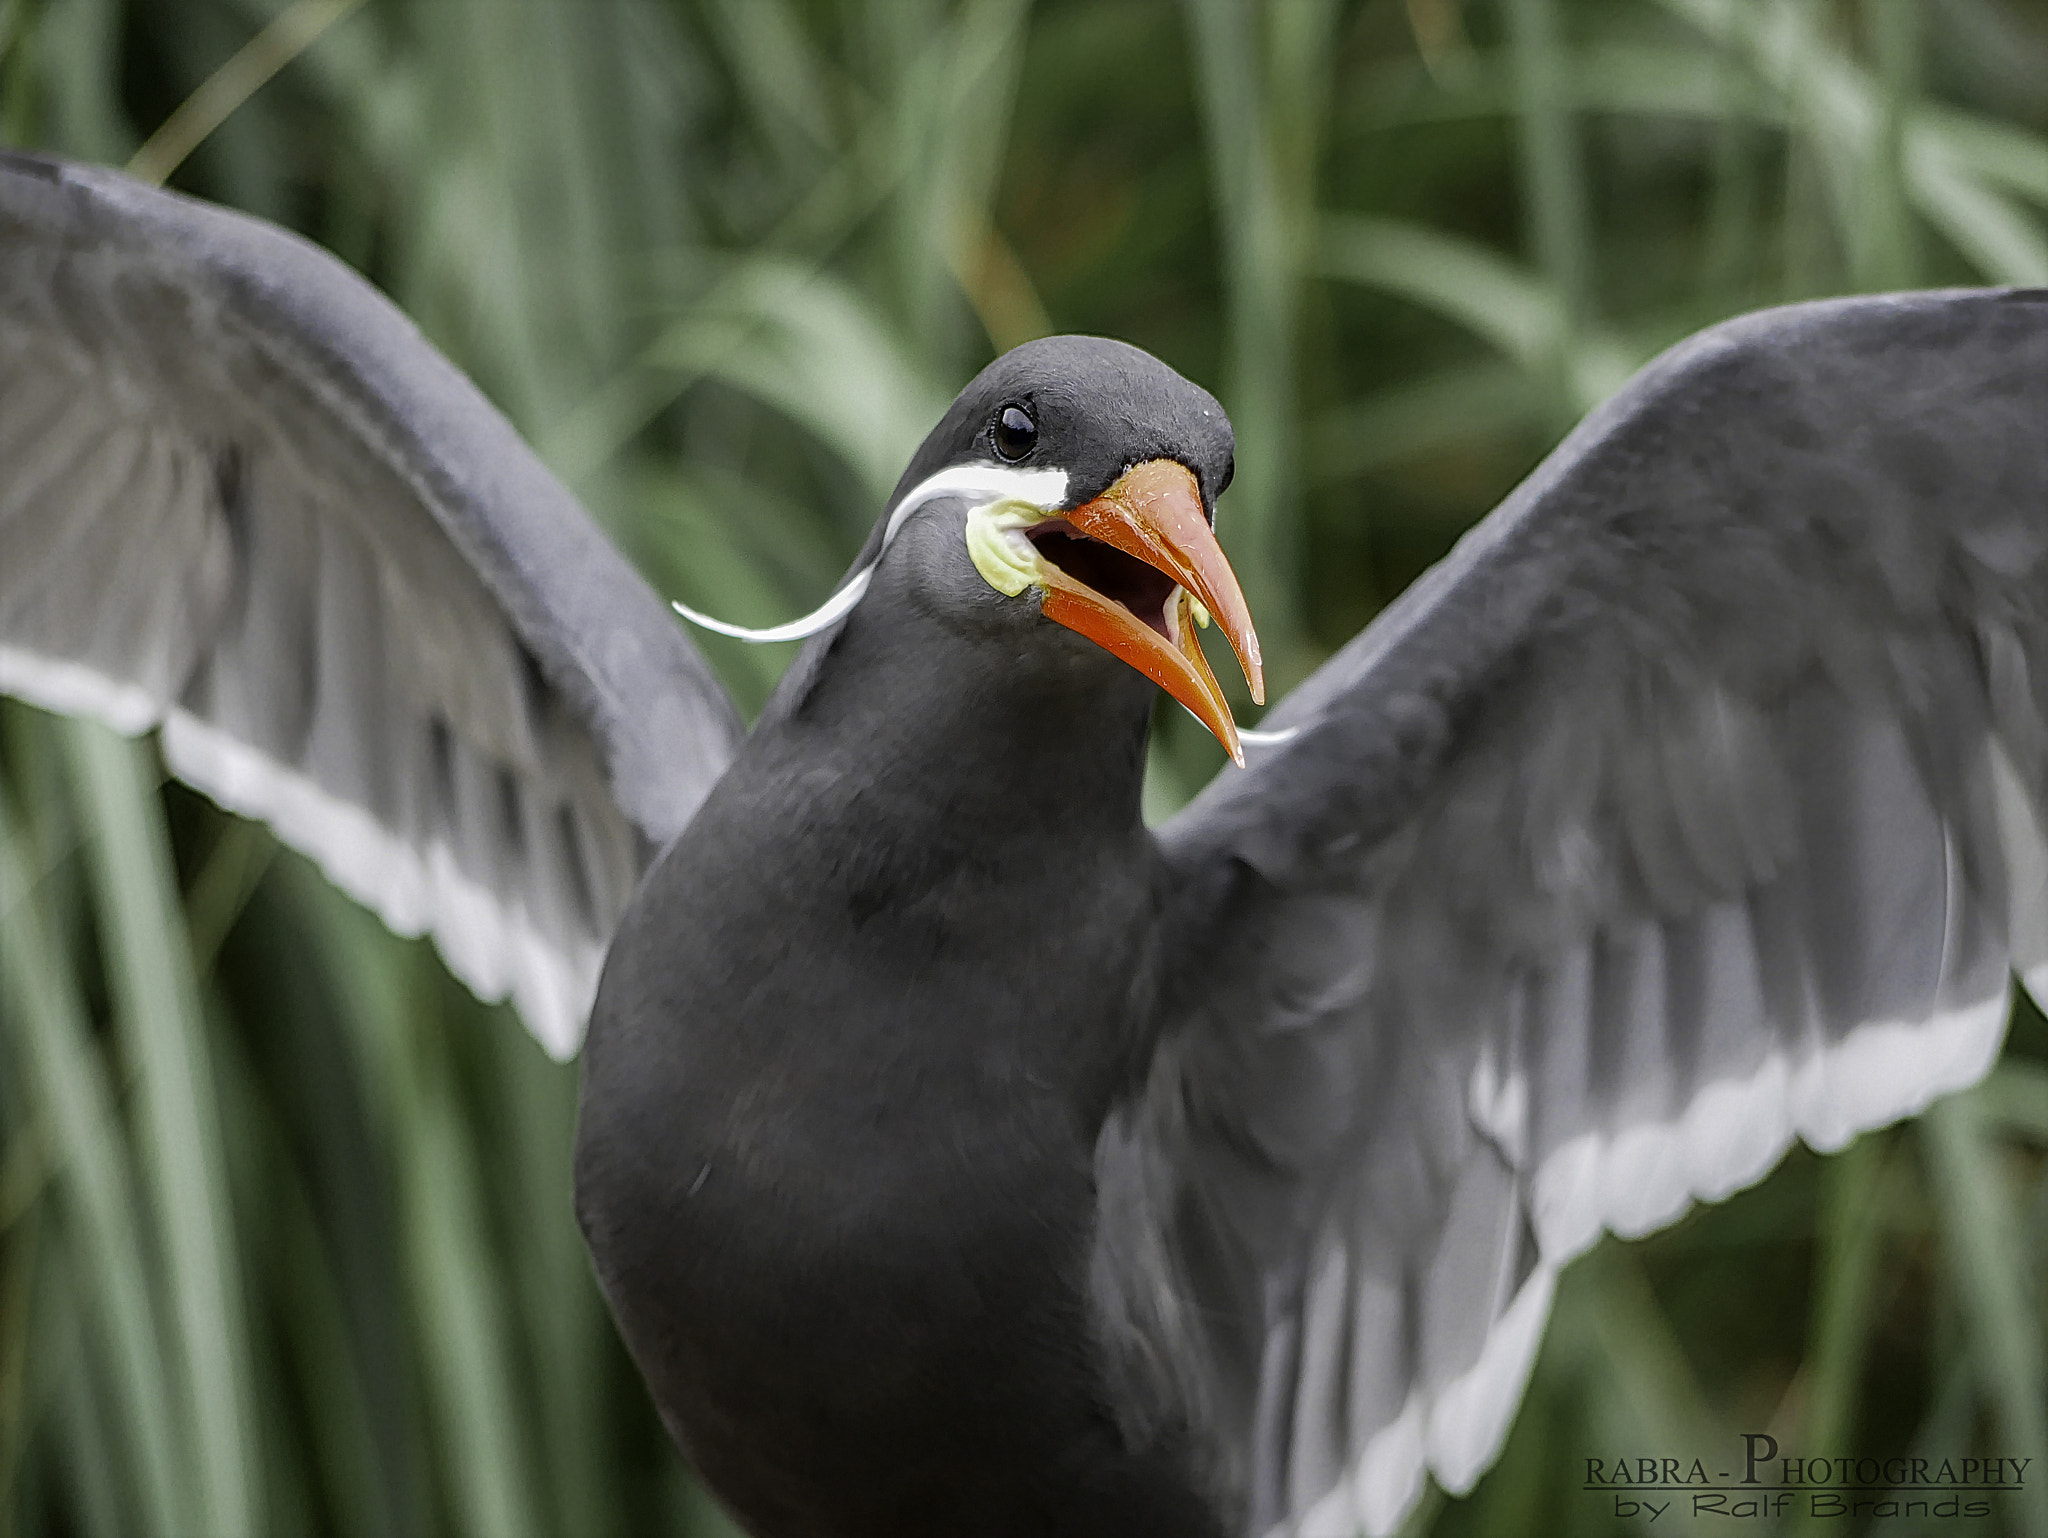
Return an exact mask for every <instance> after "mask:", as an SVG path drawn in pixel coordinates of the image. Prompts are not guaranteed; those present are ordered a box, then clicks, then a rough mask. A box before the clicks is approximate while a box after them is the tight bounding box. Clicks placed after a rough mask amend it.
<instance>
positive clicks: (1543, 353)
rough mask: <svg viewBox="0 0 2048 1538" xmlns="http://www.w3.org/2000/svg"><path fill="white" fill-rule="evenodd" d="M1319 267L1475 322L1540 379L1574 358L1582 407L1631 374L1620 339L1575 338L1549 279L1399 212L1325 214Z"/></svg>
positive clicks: (1577, 409)
mask: <svg viewBox="0 0 2048 1538" xmlns="http://www.w3.org/2000/svg"><path fill="white" fill-rule="evenodd" d="M1318 258H1319V259H1318V267H1319V270H1320V271H1321V272H1322V273H1323V275H1324V276H1326V277H1331V278H1336V279H1340V280H1342V281H1345V282H1349V283H1357V284H1361V285H1363V286H1365V287H1368V288H1376V289H1379V290H1381V291H1382V292H1385V293H1390V294H1398V295H1400V296H1401V297H1402V298H1404V299H1408V300H1411V301H1413V302H1414V303H1416V304H1419V305H1421V306H1423V307H1424V308H1425V309H1428V310H1432V311H1434V312H1435V313H1437V314H1438V315H1441V316H1443V317H1444V318H1445V319H1446V320H1450V321H1453V322H1455V323H1456V324H1458V325H1460V326H1463V327H1465V328H1466V329H1467V330H1469V331H1470V332H1472V333H1473V334H1474V335H1475V336H1477V337H1479V338H1480V339H1481V340H1483V341H1485V342H1487V343H1489V344H1491V345H1492V346H1494V347H1496V348H1498V349H1499V350H1500V351H1501V352H1503V353H1505V354H1506V355H1507V356H1508V357H1510V358H1512V359H1514V360H1515V361H1516V362H1517V363H1518V364H1520V365H1521V366H1522V367H1523V368H1524V369H1525V370H1526V371H1527V372H1528V373H1529V374H1530V375H1531V376H1532V378H1533V379H1534V380H1535V381H1536V382H1537V383H1538V384H1539V386H1541V385H1543V384H1545V383H1546V382H1547V381H1548V380H1549V379H1550V378H1551V376H1552V367H1551V365H1552V363H1553V361H1554V360H1555V359H1557V358H1558V357H1559V356H1560V353H1559V349H1560V348H1568V349H1569V350H1568V351H1567V352H1565V353H1564V354H1563V356H1564V357H1565V360H1566V376H1567V382H1568V384H1569V386H1570V399H1571V401H1572V403H1573V407H1574V415H1576V414H1579V413H1583V412H1585V411H1587V410H1590V409H1591V408H1592V407H1593V406H1595V405H1597V404H1599V402H1600V401H1602V400H1604V399H1605V398H1606V397H1607V396H1608V395H1611V394H1612V393H1613V392H1614V391H1615V390H1617V389H1619V388H1620V387H1621V386H1622V385H1623V384H1624V383H1626V382H1627V380H1628V377H1629V375H1630V374H1631V373H1632V372H1634V368H1635V363H1634V360H1632V359H1631V358H1630V357H1629V356H1628V355H1627V354H1626V353H1625V352H1624V351H1623V350H1622V349H1621V348H1620V347H1619V346H1618V345H1617V344H1615V343H1614V342H1612V341H1609V340H1606V339H1604V338H1599V337H1592V336H1589V337H1587V338H1586V339H1585V340H1584V341H1583V343H1582V344H1581V345H1578V346H1575V347H1573V346H1570V345H1569V344H1570V339H1571V336H1572V332H1571V323H1570V319H1569V313H1570V312H1569V308H1568V306H1567V305H1566V304H1565V302H1564V300H1563V299H1562V298H1561V296H1560V295H1559V294H1558V292H1557V290H1556V289H1555V288H1554V287H1552V286H1551V285H1550V284H1549V283H1548V282H1546V281H1544V280H1543V279H1540V278H1538V277H1535V276H1533V275H1531V274H1530V273H1528V272H1526V271H1524V270H1523V269H1522V268H1520V267H1518V266H1516V265H1515V264H1514V263H1513V262H1511V261H1509V260H1508V259H1507V258H1506V257H1504V256H1501V255H1499V254H1498V253H1496V252H1493V251H1489V250H1487V249H1486V248H1485V247H1484V246H1480V245H1476V244H1474V243H1473V242H1471V241H1469V240H1465V239H1462V238H1461V237H1459V236H1455V235H1447V234H1444V233H1442V232H1440V231H1437V230H1430V229H1424V228H1422V227H1420V226H1417V225H1413V224H1408V223H1406V222H1404V221H1401V220H1395V219H1376V218H1366V217H1363V216H1358V215H1341V214H1333V215H1330V216H1329V217H1327V218H1325V219H1324V221H1323V226H1322V241H1321V244H1320V247H1319V252H1318Z"/></svg>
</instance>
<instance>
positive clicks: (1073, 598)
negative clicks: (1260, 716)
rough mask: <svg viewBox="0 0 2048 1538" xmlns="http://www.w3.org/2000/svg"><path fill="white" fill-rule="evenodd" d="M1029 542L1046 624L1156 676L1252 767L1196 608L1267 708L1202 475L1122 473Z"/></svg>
mask: <svg viewBox="0 0 2048 1538" xmlns="http://www.w3.org/2000/svg"><path fill="white" fill-rule="evenodd" d="M1027 537H1028V538H1029V539H1030V540H1031V541H1032V543H1033V545H1034V546H1035V547H1036V548H1037V551H1038V554H1039V555H1040V557H1041V560H1040V562H1039V565H1040V566H1041V567H1042V568H1043V570H1042V573H1041V577H1040V580H1041V581H1043V582H1044V584H1045V597H1044V600H1043V604H1042V610H1043V613H1044V614H1045V617H1046V618H1047V619H1050V620H1055V621H1057V622H1058V623H1060V624H1062V625H1065V626H1066V627H1067V628H1068V629H1069V630H1073V631H1077V632H1079V633H1080V634H1081V635H1084V636H1086V637H1088V639H1089V640H1091V641H1093V642H1095V643H1096V644H1097V645H1098V646H1100V647H1102V648H1103V649H1104V650H1105V651H1108V652H1111V653H1113V654H1114V655H1116V656H1118V657H1121V658H1122V659H1123V660H1124V661H1125V662H1128V663H1129V664H1130V665H1131V666H1132V667H1134V668H1136V669H1137V670H1138V671H1139V672H1141V673H1143V674H1144V675H1145V676H1146V677H1148V678H1150V679H1151V680H1152V681H1153V682H1154V683H1156V684H1158V685H1159V686H1160V687H1161V688H1162V689H1164V690H1165V691H1166V692H1167V693H1168V694H1171V695H1172V696H1173V697H1174V698H1175V699H1177V700H1179V701H1180V702H1181V703H1182V704H1183V705H1185V706H1187V708H1188V709H1189V710H1191V711H1193V712H1194V714H1195V717H1196V719H1198V720H1199V721H1200V722H1201V723H1202V724H1203V725H1204V726H1206V727H1208V728H1209V730H1210V731H1212V732H1214V733H1215V734H1216V740H1217V741H1218V742H1220V743H1222V744H1223V746H1224V748H1225V749H1226V750H1227V751H1228V752H1229V754H1230V756H1231V758H1232V759H1234V760H1235V761H1236V762H1237V763H1239V764H1240V765H1241V764H1243V763H1244V749H1243V748H1242V747H1241V746H1240V744H1239V742H1238V738H1237V723H1236V722H1235V721H1234V720H1232V719H1231V715H1230V705H1229V703H1228V702H1227V701H1226V700H1225V699H1224V697H1223V690H1222V688H1221V687H1220V686H1219V685H1218V684H1217V682H1216V675H1215V674H1214V673H1213V672H1211V671H1210V669H1209V663H1208V659H1206V658H1205V657H1204V656H1203V655H1202V646H1201V643H1200V641H1199V640H1197V639H1196V635H1195V631H1196V626H1197V622H1198V618H1199V617H1200V616H1199V611H1198V609H1197V603H1198V602H1199V605H1200V609H1203V610H1206V611H1207V613H1208V614H1211V615H1214V616H1215V618H1216V622H1217V623H1218V624H1219V625H1221V626H1222V628H1223V633H1224V635H1225V636H1227V637H1228V638H1229V640H1230V648H1231V650H1232V651H1234V652H1235V653H1236V654H1237V660H1238V664H1239V665H1240V666H1241V667H1242V668H1243V669H1244V676H1245V682H1246V683H1248V684H1250V685H1251V691H1252V698H1253V699H1254V700H1256V701H1258V702H1259V703H1260V704H1264V703H1265V699H1266V681H1265V674H1264V671H1263V669H1262V668H1261V665H1260V661H1259V637H1258V634H1257V632H1256V631H1254V630H1253V629H1252V618H1251V612H1250V610H1249V609H1247V608H1246V607H1245V601H1244V593H1243V592H1242V591H1241V590H1240V589H1239V587H1238V585H1237V574H1236V573H1235V572H1233V571H1232V570H1231V569H1230V562H1229V561H1227V560H1225V559H1224V557H1223V547H1222V546H1221V545H1219V544H1217V543H1216V535H1215V534H1214V532H1213V531H1211V529H1210V528H1209V520H1208V518H1207V516H1206V515H1205V514H1204V513H1203V510H1202V493H1201V488H1200V486H1199V485H1197V483H1196V481H1195V476H1194V472H1193V471H1191V470H1189V469H1188V468H1187V467H1186V466H1185V465H1181V464H1176V463H1175V462H1174V461H1172V460H1169V459H1149V460H1147V461H1145V463H1143V464H1141V465H1137V466H1134V467H1133V468H1131V469H1130V470H1127V471H1125V472H1124V474H1123V476H1122V477H1121V478H1120V479H1119V480H1118V481H1117V483H1116V484H1115V485H1114V486H1112V487H1110V488H1109V490H1107V491H1105V492H1104V493H1103V494H1102V495H1101V496H1099V497H1097V498H1096V499H1095V500H1094V501H1092V502H1088V503H1084V504H1083V505H1082V506H1080V507H1077V508H1075V509H1074V510H1073V511H1072V512H1070V513H1066V514H1064V515H1062V516H1060V517H1057V518H1053V519H1048V520H1047V521H1045V522H1044V523H1041V524H1038V525H1036V526H1035V527H1033V528H1031V529H1029V530H1028V531H1027ZM1095 542H1099V544H1101V545H1107V546H1109V547H1110V548H1111V549H1113V550H1116V551H1120V552H1122V554H1123V555H1125V556H1129V557H1131V559H1132V561H1135V562H1142V563H1143V564H1144V567H1146V568H1149V573H1157V574H1158V577H1152V576H1150V575H1149V573H1141V572H1138V571H1136V570H1133V569H1132V568H1131V567H1130V566H1129V564H1128V563H1119V562H1118V561H1117V559H1116V557H1114V556H1108V555H1106V553H1105V552H1102V551H1100V550H1099V549H1096V550H1090V549H1089V548H1088V546H1089V545H1090V544H1091V543H1095ZM1159 577H1163V578H1165V579H1168V580H1167V581H1166V582H1163V583H1162V582H1160V581H1159V580H1158V578H1159ZM1191 595H1192V596H1191Z"/></svg>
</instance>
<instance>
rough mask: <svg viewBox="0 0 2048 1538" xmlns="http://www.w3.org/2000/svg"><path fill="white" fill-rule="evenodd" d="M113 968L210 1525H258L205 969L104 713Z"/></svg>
mask: <svg viewBox="0 0 2048 1538" xmlns="http://www.w3.org/2000/svg"><path fill="white" fill-rule="evenodd" d="M65 738H66V746H67V747H68V749H69V750H70V759H71V764H72V767H73V770H74V773H75V774H76V776H77V783H78V789H79V805H80V809H81V811H82V813H83V816H84V822H85V829H86V850H87V853H88V855H89V856H90V861H91V865H92V871H93V877H94V885H95V889H96V897H97V905H98V912H99V915H100V924H101V931H102V934H103V936H104V940H105V945H106V950H107V970H108V979H109V983H110V985H111V988H112V991H113V995H114V999H115V1002H116V1006H117V1011H116V1012H117V1015H118V1018H119V1019H120V1022H121V1026H122V1041H123V1043H124V1045H125V1047H126V1049H127V1051H128V1053H129V1055H130V1057H131V1060H132V1061H133V1063H134V1064H135V1068H136V1070H137V1088H138V1103H139V1109H140V1125H139V1129H138V1141H139V1142H140V1144H141V1145H142V1146H141V1149H140V1152H141V1154H142V1165H143V1167H144V1169H146V1170H147V1171H148V1172H149V1175H150V1177H151V1180H152V1194H153V1195H154V1197H155V1203H154V1205H155V1209H156V1217H157V1224H158V1232H159V1234H160V1235H161V1237H162V1245H163V1254H164V1258H165V1262H166V1273H167V1276H166V1284H167V1291H168V1294H169V1298H170V1304H171V1307H170V1316H171V1317H172V1318H173V1319H175V1320H176V1321H177V1333H176V1336H175V1339H176V1340H177V1343H178V1352H177V1356H176V1358H175V1360H177V1361H179V1362H180V1363H181V1364H182V1366H183V1370H184V1378H185V1382H184V1390H183V1392H184V1398H185V1403H184V1406H183V1408H182V1414H183V1415H184V1416H185V1417H186V1424H187V1425H188V1427H189V1429H190V1431H191V1434H192V1452H193V1464H192V1468H191V1475H192V1479H193V1488H194V1490H195V1493H196V1495H197V1497H198V1505H197V1510H196V1521H197V1526H198V1529H199V1530H200V1531H203V1532H209V1533H219V1534H221V1535H223V1538H229V1535H234V1534H243V1533H253V1532H255V1531H256V1530H257V1527H258V1524H259V1522H260V1521H261V1520H262V1514H263V1511H264V1505H263V1496H262V1490H261V1487H260V1484H259V1482H258V1481H259V1478H260V1470H259V1469H258V1467H257V1465H256V1461H255V1459H254V1458H253V1456H252V1443H253V1438H254V1423H253V1421H252V1420H251V1418H250V1417H251V1406H252V1401H253V1395H252V1393H251V1390H250V1386H249V1369H248V1362H247V1360H246V1358H247V1351H248V1345H247V1337H248V1319H247V1314H246V1311H245V1310H244V1308H243V1306H242V1294H241V1275H240V1269H239V1263H238V1259H237V1256H236V1253H235V1244H234V1215H233V1212H232V1210H231V1209H230V1206H229V1200H228V1181H227V1172H226V1169H225V1168H224V1166H223V1163H222V1154H221V1131H220V1114H219V1110H218V1108H217V1106H216V1104H215V1089H214V1083H213V1070H212V1067H211V1065H210V1063H209V1061H208V1052H207V1045H206V1030H205V1025H204V1021H203V1019H202V1016H201V1014H200V1007H199V987H198V981H197V979H196V978H195V977H194V976H193V973H192V954H191V949H190V942H189V940H188V938H187V936H186V933H185V928H184V917H183V912H182V910H181V908H180V906H179V902H178V892H177V884H176V878H175V876H174V874H173V872H172V869H171V853H170V844H169V840H168V838H167V836H166V834H165V831H164V826H163V812H162V809H161V807H160V806H159V804H158V802H157V797H156V784H157V776H156V773H155V763H154V760H153V758H152V757H151V755H150V754H149V750H148V749H147V748H145V747H143V746H142V745H140V744H138V743H134V742H130V741H128V740H126V739H124V738H121V737H117V736H116V735H114V734H113V733H112V732H110V731H108V730H107V729H105V728H104V727H101V726H98V725H95V724H92V723H89V722H83V721H73V722H67V723H66V726H65Z"/></svg>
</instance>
